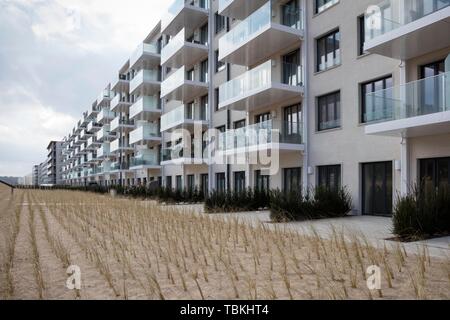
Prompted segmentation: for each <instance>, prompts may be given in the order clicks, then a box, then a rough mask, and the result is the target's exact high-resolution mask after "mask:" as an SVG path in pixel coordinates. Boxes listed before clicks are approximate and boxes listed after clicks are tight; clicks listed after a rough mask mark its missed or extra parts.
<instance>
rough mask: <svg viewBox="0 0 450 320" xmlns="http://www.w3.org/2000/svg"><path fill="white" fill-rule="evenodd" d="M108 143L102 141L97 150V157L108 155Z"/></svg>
mask: <svg viewBox="0 0 450 320" xmlns="http://www.w3.org/2000/svg"><path fill="white" fill-rule="evenodd" d="M110 154H111V153H110V145H109V143H103V144H102V145H101V147H100V148H99V149H98V151H97V157H98V158H101V157H108V156H109V155H110Z"/></svg>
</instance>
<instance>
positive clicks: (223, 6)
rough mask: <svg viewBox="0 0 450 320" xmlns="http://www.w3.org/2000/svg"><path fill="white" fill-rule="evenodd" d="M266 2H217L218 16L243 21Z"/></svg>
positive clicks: (226, 0) (221, 0)
mask: <svg viewBox="0 0 450 320" xmlns="http://www.w3.org/2000/svg"><path fill="white" fill-rule="evenodd" d="M266 2H267V0H252V1H248V0H219V14H220V15H222V16H226V17H230V18H235V19H238V20H244V19H245V18H246V17H248V16H249V15H250V14H251V13H252V12H254V11H255V10H256V9H258V8H260V7H261V6H262V5H263V4H264V3H266Z"/></svg>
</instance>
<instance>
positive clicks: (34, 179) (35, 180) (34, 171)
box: [31, 165, 39, 187]
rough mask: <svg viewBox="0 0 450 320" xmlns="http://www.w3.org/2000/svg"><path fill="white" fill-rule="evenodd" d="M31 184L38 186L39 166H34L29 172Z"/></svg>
mask: <svg viewBox="0 0 450 320" xmlns="http://www.w3.org/2000/svg"><path fill="white" fill-rule="evenodd" d="M31 184H32V185H33V186H35V187H37V186H39V165H34V166H33V169H32V170H31Z"/></svg>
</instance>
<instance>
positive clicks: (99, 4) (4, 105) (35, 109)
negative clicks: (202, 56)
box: [0, 0, 172, 176]
mask: <svg viewBox="0 0 450 320" xmlns="http://www.w3.org/2000/svg"><path fill="white" fill-rule="evenodd" d="M171 2H172V0H0V111H1V113H0V176H4V175H7V176H24V175H26V174H29V173H31V168H32V166H33V165H34V164H38V163H40V162H42V161H44V160H45V158H46V156H47V153H46V147H47V145H48V142H49V141H50V140H61V139H62V138H63V137H64V136H65V135H66V134H67V133H69V131H70V130H71V129H72V128H73V126H74V125H75V123H76V122H77V121H78V120H79V119H80V118H81V116H82V112H83V111H86V110H88V109H89V107H90V106H91V104H92V102H93V101H94V100H95V99H96V97H97V96H98V95H99V94H100V92H101V90H102V89H103V88H104V87H105V86H106V85H107V84H108V83H109V82H111V81H112V80H113V79H114V77H115V76H116V75H117V72H118V70H119V68H120V67H121V66H122V65H123V63H124V62H125V61H126V60H127V59H128V57H129V56H130V54H131V53H132V52H133V50H134V49H135V48H136V47H137V45H138V44H139V42H141V41H142V40H143V39H144V38H145V36H146V35H147V34H148V33H149V31H150V30H151V29H152V28H153V27H154V26H155V25H156V23H157V22H158V20H159V19H160V17H161V14H162V13H163V11H164V10H165V8H166V7H168V5H169V4H170V3H171Z"/></svg>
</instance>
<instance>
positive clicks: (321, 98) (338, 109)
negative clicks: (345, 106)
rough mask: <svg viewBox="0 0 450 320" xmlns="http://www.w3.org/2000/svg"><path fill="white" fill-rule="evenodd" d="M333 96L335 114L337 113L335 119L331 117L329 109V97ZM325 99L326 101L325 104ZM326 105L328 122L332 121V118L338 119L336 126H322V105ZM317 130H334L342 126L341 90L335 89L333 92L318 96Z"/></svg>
mask: <svg viewBox="0 0 450 320" xmlns="http://www.w3.org/2000/svg"><path fill="white" fill-rule="evenodd" d="M331 98H333V99H334V114H335V118H334V119H330V115H329V114H328V113H329V111H330V110H329V109H328V106H329V105H330V103H329V99H331ZM323 101H325V103H324V104H323ZM323 106H325V108H326V113H327V115H326V119H327V121H326V122H330V121H332V120H334V121H336V125H335V126H327V127H325V128H324V127H321V124H322V123H323V122H322V111H323V110H322V107H323ZM316 110H317V127H316V128H317V131H318V132H324V131H328V130H334V129H339V128H341V127H342V117H341V111H342V106H341V91H340V90H338V91H334V92H331V93H327V94H324V95H321V96H319V97H317V109H316Z"/></svg>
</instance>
